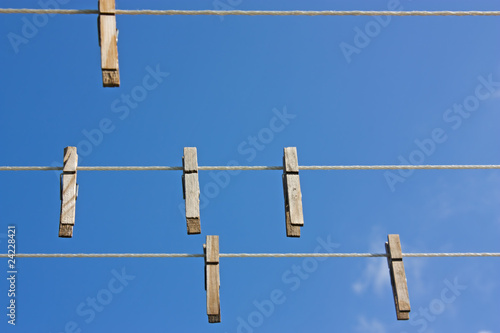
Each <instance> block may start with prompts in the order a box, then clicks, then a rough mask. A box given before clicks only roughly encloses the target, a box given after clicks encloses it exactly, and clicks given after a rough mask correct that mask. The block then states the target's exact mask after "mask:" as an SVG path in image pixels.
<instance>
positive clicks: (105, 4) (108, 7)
mask: <svg viewBox="0 0 500 333" xmlns="http://www.w3.org/2000/svg"><path fill="white" fill-rule="evenodd" d="M115 8H116V6H115V0H99V13H100V14H113V15H114V14H115V13H116V9H115Z"/></svg>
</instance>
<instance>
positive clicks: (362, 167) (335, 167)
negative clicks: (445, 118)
mask: <svg viewBox="0 0 500 333" xmlns="http://www.w3.org/2000/svg"><path fill="white" fill-rule="evenodd" d="M62 169H63V168H62V167H46V166H0V171H51V170H56V171H57V170H62ZM299 169H300V170H400V169H427V170H434V169H500V165H498V164H486V165H453V164H452V165H412V164H410V165H309V166H305V165H303V166H299ZM77 170H78V171H171V170H182V167H180V166H179V167H173V166H79V167H77ZM198 170H243V171H251V170H283V167H282V166H240V165H238V166H200V167H198Z"/></svg>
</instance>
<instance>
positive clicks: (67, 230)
mask: <svg viewBox="0 0 500 333" xmlns="http://www.w3.org/2000/svg"><path fill="white" fill-rule="evenodd" d="M77 167H78V154H77V153H76V147H66V148H64V165H63V172H62V174H61V177H60V192H61V216H60V219H59V237H68V238H70V237H73V226H74V225H75V210H76V198H77V196H78V184H77V183H76V168H77Z"/></svg>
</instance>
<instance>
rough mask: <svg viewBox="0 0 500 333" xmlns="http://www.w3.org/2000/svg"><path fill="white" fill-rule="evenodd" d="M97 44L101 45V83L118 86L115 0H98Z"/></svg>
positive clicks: (106, 85) (107, 85) (105, 85)
mask: <svg viewBox="0 0 500 333" xmlns="http://www.w3.org/2000/svg"><path fill="white" fill-rule="evenodd" d="M98 29H99V46H100V47H101V70H102V85H103V86H104V87H119V86H120V71H119V67H118V45H117V44H118V42H117V41H118V34H117V30H116V10H115V0H99V18H98Z"/></svg>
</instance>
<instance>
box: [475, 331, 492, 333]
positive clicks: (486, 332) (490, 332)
mask: <svg viewBox="0 0 500 333" xmlns="http://www.w3.org/2000/svg"><path fill="white" fill-rule="evenodd" d="M477 333H493V332H492V331H479V332H477Z"/></svg>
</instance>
